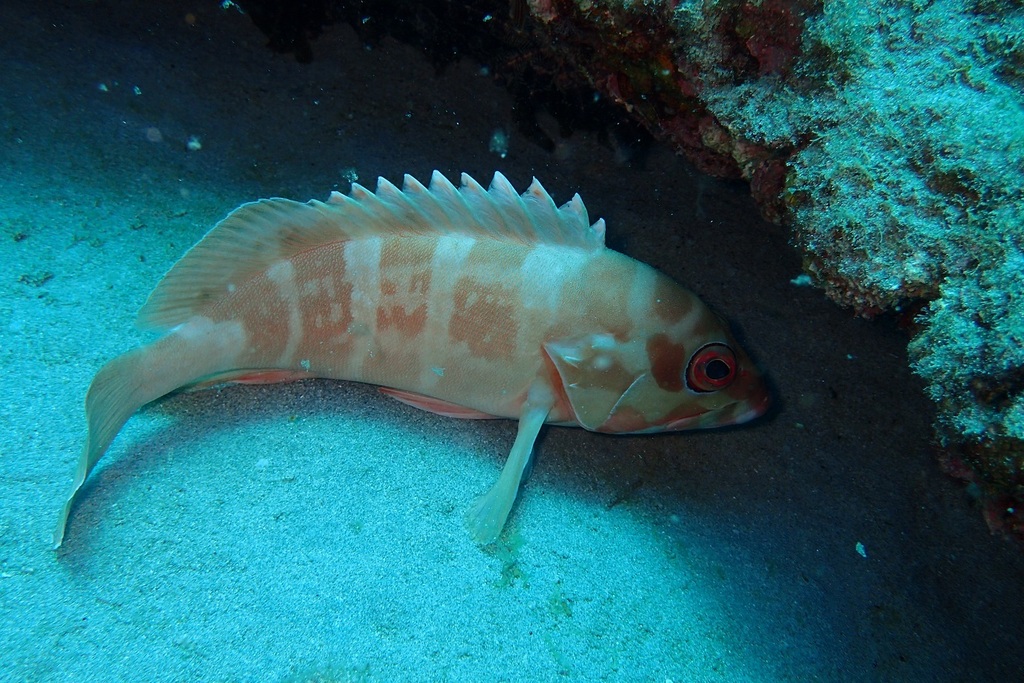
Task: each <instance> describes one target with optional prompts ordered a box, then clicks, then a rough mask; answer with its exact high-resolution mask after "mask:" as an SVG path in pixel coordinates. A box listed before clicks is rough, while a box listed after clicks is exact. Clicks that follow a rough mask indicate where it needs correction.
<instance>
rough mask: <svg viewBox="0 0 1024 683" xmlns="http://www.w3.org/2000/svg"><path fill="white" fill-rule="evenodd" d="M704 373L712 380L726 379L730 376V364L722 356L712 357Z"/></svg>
mask: <svg viewBox="0 0 1024 683" xmlns="http://www.w3.org/2000/svg"><path fill="white" fill-rule="evenodd" d="M704 374H705V375H707V377H708V379H712V380H719V379H725V378H726V377H728V376H729V364H728V363H726V362H725V361H724V360H722V359H721V358H712V359H711V360H709V361H708V364H707V365H705V366H704Z"/></svg>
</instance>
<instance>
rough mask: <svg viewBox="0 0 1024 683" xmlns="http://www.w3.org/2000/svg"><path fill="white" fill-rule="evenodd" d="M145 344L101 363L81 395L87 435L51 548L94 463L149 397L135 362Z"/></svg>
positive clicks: (57, 544) (58, 540) (56, 544)
mask: <svg viewBox="0 0 1024 683" xmlns="http://www.w3.org/2000/svg"><path fill="white" fill-rule="evenodd" d="M145 351H146V347H143V348H141V349H136V350H134V351H131V352H129V353H126V354H124V355H122V356H118V357H117V358H115V359H113V360H112V361H110V362H109V363H107V364H106V365H104V366H103V367H102V368H101V369H100V371H99V372H98V373H96V377H95V378H93V380H92V384H91V385H90V386H89V393H88V394H86V397H85V415H86V420H87V421H88V423H89V435H88V437H87V438H86V440H85V448H83V449H82V455H81V457H80V458H79V460H78V468H77V469H76V470H75V481H74V483H73V484H72V486H71V492H70V493H69V494H68V498H67V500H66V501H65V503H64V507H62V508H61V511H60V519H58V520H57V529H56V530H55V531H54V532H53V547H54V548H58V547H60V544H61V542H62V541H63V540H64V529H65V527H66V526H67V521H68V515H69V514H70V512H71V507H72V506H73V505H74V503H75V499H76V498H77V497H78V492H79V491H81V489H82V485H83V484H84V483H85V480H86V478H88V476H89V473H90V472H91V471H92V468H93V467H94V466H95V465H96V462H97V461H98V460H99V459H100V458H101V457H102V456H103V454H104V453H105V452H106V450H107V448H108V447H109V446H110V443H111V442H112V441H113V440H114V437H116V436H117V433H118V432H119V431H121V427H122V426H123V425H124V423H125V422H126V421H127V420H128V418H129V417H131V416H132V414H133V413H135V411H136V410H138V409H139V408H141V407H142V406H143V405H144V404H145V403H148V402H149V401H150V400H152V399H149V398H146V397H145V396H143V394H145V393H146V392H144V391H143V390H142V387H141V386H140V384H141V380H142V378H141V373H140V372H139V365H140V362H141V356H142V355H143V353H145Z"/></svg>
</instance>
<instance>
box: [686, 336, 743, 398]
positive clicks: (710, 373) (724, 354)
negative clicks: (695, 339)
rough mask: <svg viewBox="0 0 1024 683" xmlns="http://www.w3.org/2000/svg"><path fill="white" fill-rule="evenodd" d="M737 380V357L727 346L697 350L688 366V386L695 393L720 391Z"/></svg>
mask: <svg viewBox="0 0 1024 683" xmlns="http://www.w3.org/2000/svg"><path fill="white" fill-rule="evenodd" d="M734 379H736V355H735V354H734V353H733V351H732V349H730V348H729V347H728V346H726V345H725V344H708V345H707V346H703V347H701V348H700V349H698V350H697V352H696V353H695V354H693V356H692V357H691V358H690V362H689V364H688V365H687V366H686V385H687V386H688V387H690V389H692V390H694V391H702V392H707V391H718V390H719V389H724V388H725V387H727V386H729V385H730V384H732V381H733V380H734Z"/></svg>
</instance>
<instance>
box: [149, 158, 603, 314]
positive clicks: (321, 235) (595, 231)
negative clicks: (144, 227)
mask: <svg viewBox="0 0 1024 683" xmlns="http://www.w3.org/2000/svg"><path fill="white" fill-rule="evenodd" d="M453 233H455V234H465V235H473V236H477V237H481V238H489V239H495V240H502V241H514V242H521V243H525V244H556V245H564V246H572V247H577V248H581V249H586V250H588V251H589V250H597V249H602V248H603V247H604V221H603V220H598V221H597V222H595V223H594V224H593V225H591V224H590V219H589V218H588V217H587V209H586V207H585V206H584V205H583V200H582V199H580V196H579V195H578V194H577V195H575V196H574V197H573V198H572V199H571V200H569V202H567V203H566V204H564V205H563V206H561V207H556V206H555V203H554V201H553V200H552V199H551V195H549V194H548V193H547V191H546V190H545V189H544V188H543V187H542V186H541V184H540V182H538V181H537V179H536V178H534V180H533V183H531V184H530V187H528V188H527V190H526V192H524V193H523V194H522V195H519V194H517V193H516V191H515V189H514V188H513V187H512V185H511V183H509V181H508V180H507V179H506V178H505V176H503V175H502V174H500V173H495V174H494V179H493V180H492V181H491V186H490V188H489V189H486V190H485V189H484V188H483V187H482V186H481V185H480V184H479V183H478V182H476V181H475V180H473V179H472V178H471V177H469V176H468V175H467V174H465V173H463V174H462V187H460V188H457V187H455V186H454V185H452V183H451V182H449V181H448V179H447V178H445V177H444V176H443V175H441V173H440V172H438V171H434V173H433V175H432V176H431V178H430V187H424V186H423V185H422V184H421V183H420V182H419V181H417V180H416V179H415V178H413V177H412V176H409V175H406V176H405V179H404V182H403V185H402V189H398V188H397V187H395V186H394V185H392V184H391V183H389V182H388V181H387V180H385V179H384V178H379V179H378V180H377V191H376V193H374V192H370V191H369V190H367V189H366V188H365V187H363V186H361V185H359V184H358V183H353V184H352V190H351V192H350V193H349V194H348V195H343V194H341V193H340V192H332V193H331V196H330V198H329V199H328V200H327V202H320V201H316V200H312V201H309V202H306V203H305V204H303V203H300V202H295V201H292V200H290V199H279V198H275V199H261V200H259V201H257V202H252V203H249V204H243V205H242V206H240V207H238V208H237V209H235V210H234V211H232V212H231V213H230V214H229V215H228V216H227V218H225V219H224V220H222V221H221V222H220V223H218V224H217V225H216V226H214V228H213V229H212V230H210V232H208V233H207V234H206V236H205V237H203V239H202V240H200V241H199V243H198V244H196V245H195V246H194V247H192V248H191V249H190V250H189V251H188V253H186V254H185V255H184V256H183V257H182V258H181V260H180V261H178V262H177V263H176V264H174V266H173V267H172V268H171V270H170V271H169V272H168V273H167V275H165V276H164V278H163V280H161V281H160V283H159V284H158V285H157V286H156V289H154V290H153V293H152V294H150V295H149V299H148V300H147V301H146V304H145V305H144V306H143V307H142V310H140V311H139V315H138V319H137V321H136V324H137V325H138V326H139V327H140V328H141V329H169V328H171V327H174V326H176V325H180V324H182V323H184V322H185V321H186V320H188V319H189V318H191V317H192V316H193V315H197V314H198V313H200V312H201V311H202V310H203V308H204V307H205V306H207V305H208V304H209V303H210V302H211V301H216V300H217V299H219V298H220V297H221V296H223V294H224V293H225V292H227V291H230V290H231V288H232V287H235V286H238V285H240V284H242V283H244V282H246V281H248V280H249V279H251V278H252V277H255V276H256V275H257V274H258V273H260V272H262V271H264V270H266V268H267V267H269V266H270V265H271V264H272V263H274V262H276V261H279V260H282V259H287V258H291V257H292V256H295V255H296V254H298V253H301V252H303V251H306V250H309V249H312V248H315V247H318V246H322V245H324V244H330V243H332V242H343V241H346V240H352V239H359V238H366V237H376V236H381V235H392V236H393V235H403V234H404V235H429V234H437V235H445V234H453Z"/></svg>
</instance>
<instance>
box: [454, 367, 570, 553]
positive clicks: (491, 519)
mask: <svg viewBox="0 0 1024 683" xmlns="http://www.w3.org/2000/svg"><path fill="white" fill-rule="evenodd" d="M554 403H555V397H554V392H552V390H551V387H550V386H549V385H548V384H547V382H546V381H543V380H537V382H535V383H534V385H533V386H532V387H530V391H529V393H528V394H527V399H526V402H525V403H524V404H523V409H522V412H520V414H519V431H518V432H517V433H516V441H515V443H514V444H512V450H511V451H510V452H509V454H508V460H506V461H505V467H504V468H503V469H502V470H501V476H499V477H498V481H497V482H496V483H495V484H494V486H492V487H491V490H490V491H488V492H487V493H485V494H484V495H482V496H480V498H478V499H477V501H476V503H475V504H474V505H473V508H472V509H471V510H470V512H469V518H468V520H467V522H468V525H469V531H470V533H471V534H472V536H473V540H475V541H476V542H477V543H482V544H487V543H493V542H494V541H496V540H497V539H498V535H499V534H500V533H501V530H502V529H503V528H504V526H505V521H506V520H507V519H508V515H509V513H510V512H511V511H512V505H513V504H514V503H515V501H516V496H517V495H518V493H519V484H520V482H521V481H522V479H523V473H524V472H525V471H526V468H527V466H528V465H529V464H530V455H531V454H532V453H533V443H534V441H536V439H537V434H538V433H540V428H541V427H543V426H544V421H545V420H546V419H547V416H548V413H549V412H551V408H552V406H554Z"/></svg>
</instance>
